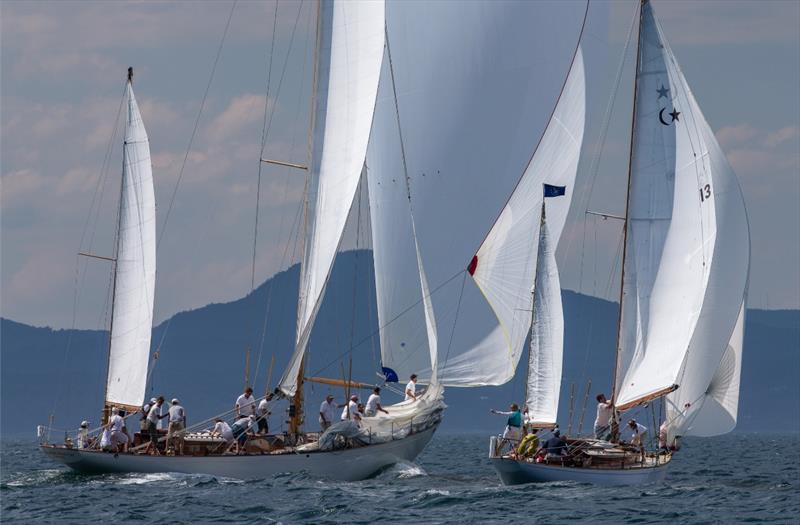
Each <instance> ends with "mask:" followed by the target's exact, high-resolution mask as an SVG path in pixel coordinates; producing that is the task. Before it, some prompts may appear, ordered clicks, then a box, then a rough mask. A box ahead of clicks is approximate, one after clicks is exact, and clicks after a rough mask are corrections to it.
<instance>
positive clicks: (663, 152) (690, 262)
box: [615, 2, 749, 409]
mask: <svg viewBox="0 0 800 525" xmlns="http://www.w3.org/2000/svg"><path fill="white" fill-rule="evenodd" d="M642 9H643V12H642V25H641V28H640V37H639V38H640V60H639V64H638V65H637V75H638V96H637V101H636V102H637V116H636V122H635V125H634V134H635V135H634V141H633V148H634V149H633V153H632V166H631V169H632V173H631V188H630V204H629V210H628V221H629V225H628V246H627V256H626V261H625V282H624V285H623V286H624V295H623V308H622V319H621V335H620V352H619V357H618V363H617V385H616V388H617V390H616V391H617V395H616V399H615V403H616V406H617V407H618V408H623V409H624V408H626V407H628V406H632V405H635V404H637V403H640V402H643V401H645V400H646V399H648V398H649V397H651V396H654V395H658V394H659V393H663V392H666V391H669V390H671V389H673V388H675V385H677V386H678V387H679V389H680V390H682V391H683V392H682V393H681V394H680V395H679V396H678V397H680V398H687V399H688V398H690V397H691V396H693V395H695V394H696V395H698V396H699V395H700V394H701V393H702V392H704V391H705V390H706V388H707V387H708V385H709V384H710V382H711V379H712V376H713V375H714V371H715V370H716V369H717V366H718V364H719V363H720V361H721V359H722V356H723V354H724V352H725V351H726V348H727V347H728V342H729V340H730V339H731V334H732V333H733V330H734V325H735V323H736V320H737V317H738V314H739V311H740V306H741V305H742V301H743V298H744V294H745V287H746V282H747V272H748V266H749V234H748V228H747V217H746V213H745V209H744V201H743V199H742V194H741V191H740V189H739V186H738V182H737V181H736V177H735V175H734V174H733V171H732V170H731V169H730V167H729V166H728V163H727V161H726V160H725V157H724V154H723V153H722V150H721V148H720V147H719V144H718V143H717V141H716V139H715V138H714V134H713V132H712V131H711V128H710V127H709V126H708V124H707V123H706V121H705V118H704V117H703V115H702V112H701V111H700V109H699V107H698V105H697V103H696V101H695V99H694V97H693V96H692V93H691V91H690V89H689V87H688V85H687V83H686V80H685V78H684V77H683V74H682V73H681V71H680V69H679V68H678V65H677V62H676V60H675V57H674V55H673V54H672V52H671V50H670V49H669V46H668V45H667V43H666V40H665V39H664V36H663V32H662V31H661V28H660V27H659V26H658V25H657V23H656V21H655V19H654V16H653V10H652V7H651V5H650V3H649V2H647V3H644V4H643V6H642ZM687 396H688V397H687Z"/></svg>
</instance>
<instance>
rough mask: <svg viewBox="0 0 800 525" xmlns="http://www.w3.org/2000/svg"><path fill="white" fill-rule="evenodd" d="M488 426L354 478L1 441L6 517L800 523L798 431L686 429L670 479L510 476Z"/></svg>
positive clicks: (0, 483) (1, 511)
mask: <svg viewBox="0 0 800 525" xmlns="http://www.w3.org/2000/svg"><path fill="white" fill-rule="evenodd" d="M487 441H488V439H487V437H486V436H481V435H466V436H465V435H454V434H450V435H437V436H435V437H434V439H433V441H432V442H431V443H430V445H429V446H428V448H427V449H426V450H425V451H424V452H423V454H422V455H421V456H420V457H419V458H418V460H417V461H416V462H415V463H414V464H402V465H397V466H395V467H393V468H391V469H389V470H388V471H385V472H383V473H382V474H380V475H378V476H377V477H375V478H372V479H369V480H366V481H360V482H355V483H344V482H334V481H327V480H322V479H316V478H313V477H310V476H307V475H305V474H284V475H278V476H275V477H271V478H268V479H264V480H261V481H253V482H242V481H238V480H234V479H224V478H215V477H212V476H203V475H185V474H124V475H122V474H114V475H93V476H88V475H80V474H75V473H72V472H70V471H69V470H68V469H67V468H65V467H62V466H59V465H57V464H55V463H53V462H51V461H50V460H48V459H46V458H45V457H44V456H43V455H42V454H41V453H40V452H39V451H38V449H37V447H36V442H35V441H7V442H6V441H4V442H3V443H2V456H0V460H1V461H2V462H1V463H0V521H2V522H3V523H59V524H64V523H103V524H109V523H125V522H130V521H143V522H145V523H198V524H199V523H286V524H292V523H315V524H316V523H319V524H323V523H348V524H350V523H352V524H358V523H420V524H439V523H459V524H469V523H481V524H484V523H486V524H491V523H498V524H504V525H508V524H515V523H542V524H549V523H553V524H557V523H673V524H676V525H677V524H682V523H726V524H727V523H745V522H750V523H800V435H797V434H794V435H769V434H733V435H728V436H723V437H719V438H710V439H686V440H685V441H684V447H683V449H682V450H681V451H680V453H679V455H678V456H676V458H675V460H674V461H673V462H672V465H671V467H670V471H669V473H668V475H667V478H666V481H665V482H664V483H663V484H657V485H647V486H640V487H628V488H624V487H623V488H619V487H615V488H612V487H597V486H592V485H584V484H578V483H548V484H531V485H522V486H515V487H505V486H503V485H502V484H501V483H500V482H499V481H498V478H497V476H496V475H495V472H494V470H493V468H492V467H491V465H490V464H489V462H488V460H487V459H486V455H487V449H488V445H487Z"/></svg>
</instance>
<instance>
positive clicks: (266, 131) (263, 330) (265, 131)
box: [251, 0, 311, 386]
mask: <svg viewBox="0 0 800 525" xmlns="http://www.w3.org/2000/svg"><path fill="white" fill-rule="evenodd" d="M302 10H303V2H302V1H301V2H300V6H299V7H298V9H297V17H296V18H295V23H294V28H293V29H292V35H291V38H290V40H289V47H288V49H287V51H286V57H285V58H284V62H283V67H282V70H281V76H280V79H279V81H278V89H277V91H276V93H275V99H276V100H277V99H278V97H279V96H280V93H281V86H283V79H284V77H285V75H286V67H287V64H288V62H289V57H290V56H291V53H292V48H293V47H294V39H295V32H296V30H297V25H298V22H299V20H300V14H301V13H302ZM277 16H278V4H277V0H276V2H275V20H277ZM310 20H311V17H309V21H308V24H307V25H306V28H308V26H309V25H310V23H311V22H310ZM275 31H276V25H275V24H273V46H274V33H275ZM273 51H274V50H273ZM273 51H271V52H270V66H269V68H270V70H271V69H272V53H273ZM307 60H308V39H306V46H305V48H304V51H303V67H302V70H303V71H304V70H305V68H306V64H307ZM269 91H270V87H269V79H268V80H267V96H266V99H265V102H264V124H263V128H262V138H261V153H260V154H259V161H258V164H259V166H258V190H257V193H258V194H260V192H261V190H260V188H261V168H262V164H263V163H262V162H261V159H262V158H264V150H265V149H266V144H267V142H268V141H269V132H270V128H271V126H272V117H273V115H274V114H275V104H273V105H272V111H271V112H270V117H269V121H267V108H268V104H269ZM302 92H303V90H302V89H298V90H297V103H296V108H297V109H296V112H295V121H297V117H298V116H299V114H300V98H301V95H302ZM296 139H297V138H296V137H292V143H291V146H290V148H289V151H290V152H293V151H294V147H295V144H296ZM289 179H290V175H289V173H288V172H287V175H286V179H285V182H284V186H283V197H282V201H283V202H285V201H286V196H287V194H288V191H289ZM258 208H259V199H258V197H257V198H256V217H255V220H256V226H255V231H254V238H253V273H252V279H251V292H252V291H253V289H254V282H255V264H256V243H257V238H258V215H259V213H258ZM301 210H302V201H301V202H300V204H299V205H298V210H297V212H296V215H295V221H296V220H297V217H299V213H300V211H301ZM285 219H286V214H285V213H283V214H281V221H280V226H279V227H278V241H279V242H280V239H281V237H282V236H283V228H284V224H285ZM293 229H294V222H292V229H290V230H289V236H288V237H287V239H286V245H285V247H284V250H283V255H282V256H281V262H280V265H279V267H280V268H283V267H284V264H285V261H286V254H287V251H288V247H289V243H290V241H291V237H292V232H293ZM272 289H273V285H272V284H270V286H269V288H268V289H267V291H266V294H267V301H266V303H267V304H266V308H265V311H264V320H263V322H262V325H261V336H260V339H259V345H258V359H257V360H256V368H255V376H254V377H255V378H257V377H258V371H259V368H260V366H261V360H262V356H263V353H264V341H265V339H266V332H267V323H268V321H269V317H270V312H271V308H272ZM276 339H277V334H276ZM273 355H274V353H273ZM253 383H254V386H255V383H256V380H255V379H254V381H253Z"/></svg>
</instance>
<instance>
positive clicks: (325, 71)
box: [280, 1, 385, 395]
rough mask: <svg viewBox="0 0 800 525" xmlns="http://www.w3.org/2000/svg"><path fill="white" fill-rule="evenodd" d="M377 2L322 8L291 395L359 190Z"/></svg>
mask: <svg viewBox="0 0 800 525" xmlns="http://www.w3.org/2000/svg"><path fill="white" fill-rule="evenodd" d="M384 10H385V6H384V2H383V1H362V2H346V1H324V2H322V4H321V6H320V19H319V21H318V26H319V46H318V62H317V65H316V71H317V73H316V78H317V86H316V105H315V109H314V111H315V115H314V144H313V154H312V159H311V186H310V189H309V195H310V196H311V197H312V200H311V202H310V205H309V210H308V211H309V221H308V231H307V236H306V248H305V251H304V259H303V264H302V271H301V276H300V294H299V302H298V307H297V337H296V341H295V350H294V353H293V355H292V358H291V361H290V363H289V366H288V367H287V368H286V371H285V373H284V375H283V377H282V379H281V383H280V388H281V390H282V391H283V392H284V393H285V394H286V395H294V393H295V391H296V390H297V381H298V374H299V371H300V367H301V365H302V362H303V356H304V355H305V350H306V346H307V344H308V339H309V337H310V335H311V329H312V327H313V325H314V319H315V318H316V315H317V312H318V311H319V307H320V305H321V303H322V298H323V296H324V293H325V287H326V285H327V282H328V278H329V276H330V272H331V268H332V267H333V261H334V259H335V257H336V252H337V250H338V248H339V244H340V242H341V239H342V234H343V232H344V228H345V224H346V222H347V216H348V214H349V212H350V208H351V206H352V203H353V199H354V197H355V193H356V190H357V189H358V184H359V180H360V177H361V171H362V167H363V165H364V159H365V155H366V150H367V143H368V140H369V134H370V127H371V125H372V116H373V111H374V108H375V97H376V94H377V90H378V80H379V78H380V71H381V61H382V57H383V47H384Z"/></svg>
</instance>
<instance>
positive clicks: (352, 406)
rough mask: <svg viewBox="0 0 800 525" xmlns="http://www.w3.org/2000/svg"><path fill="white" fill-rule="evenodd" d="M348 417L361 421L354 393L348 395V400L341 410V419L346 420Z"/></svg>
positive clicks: (356, 397)
mask: <svg viewBox="0 0 800 525" xmlns="http://www.w3.org/2000/svg"><path fill="white" fill-rule="evenodd" d="M348 418H349V419H350V420H351V421H355V422H356V423H358V422H359V421H361V414H360V413H359V412H358V396H357V395H356V394H353V395H352V396H350V402H349V403H347V405H345V407H344V410H342V418H341V419H342V421H347V419H348Z"/></svg>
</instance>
